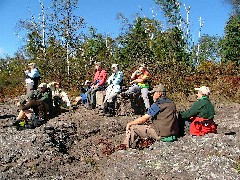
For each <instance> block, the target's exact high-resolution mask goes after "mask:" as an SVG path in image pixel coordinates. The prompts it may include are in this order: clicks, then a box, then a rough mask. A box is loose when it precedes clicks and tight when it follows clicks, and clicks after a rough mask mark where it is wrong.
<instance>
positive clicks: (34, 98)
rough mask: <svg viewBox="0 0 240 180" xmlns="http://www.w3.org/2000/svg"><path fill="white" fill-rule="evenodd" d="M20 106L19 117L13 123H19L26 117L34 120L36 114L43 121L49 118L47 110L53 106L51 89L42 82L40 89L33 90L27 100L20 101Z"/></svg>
mask: <svg viewBox="0 0 240 180" xmlns="http://www.w3.org/2000/svg"><path fill="white" fill-rule="evenodd" d="M18 106H19V107H20V109H21V110H20V112H19V115H18V117H17V119H15V120H14V121H13V122H12V125H18V123H19V122H20V121H21V120H25V119H27V120H30V121H33V120H34V119H33V117H34V115H36V116H38V117H39V119H41V120H43V121H44V120H47V111H49V110H50V109H51V108H52V93H51V90H50V89H49V88H47V84H46V83H41V84H40V85H39V86H38V90H35V91H33V93H32V94H30V95H29V97H28V98H27V100H24V101H22V102H21V103H20V102H19V103H18Z"/></svg>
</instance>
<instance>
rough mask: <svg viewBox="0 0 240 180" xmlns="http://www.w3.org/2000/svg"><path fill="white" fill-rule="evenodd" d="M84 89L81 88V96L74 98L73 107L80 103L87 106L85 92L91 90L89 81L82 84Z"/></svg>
mask: <svg viewBox="0 0 240 180" xmlns="http://www.w3.org/2000/svg"><path fill="white" fill-rule="evenodd" d="M84 85H85V87H82V88H81V90H80V91H81V94H80V95H79V96H77V97H76V98H75V101H74V103H73V105H77V104H79V103H80V102H82V104H83V105H87V95H86V92H87V91H88V90H89V89H90V88H91V81H89V80H86V81H85V83H84Z"/></svg>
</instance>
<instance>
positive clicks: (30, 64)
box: [28, 63, 36, 67]
mask: <svg viewBox="0 0 240 180" xmlns="http://www.w3.org/2000/svg"><path fill="white" fill-rule="evenodd" d="M28 66H33V67H36V64H35V63H29V64H28Z"/></svg>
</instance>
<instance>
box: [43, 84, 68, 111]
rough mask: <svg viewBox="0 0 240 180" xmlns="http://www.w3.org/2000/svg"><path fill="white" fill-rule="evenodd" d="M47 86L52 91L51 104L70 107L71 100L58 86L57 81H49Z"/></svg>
mask: <svg viewBox="0 0 240 180" xmlns="http://www.w3.org/2000/svg"><path fill="white" fill-rule="evenodd" d="M47 87H48V88H50V89H51V91H52V97H53V105H54V106H55V107H60V106H63V107H70V106H71V102H70V99H69V98H68V95H67V93H66V92H65V91H64V90H63V89H61V88H60V84H59V82H51V83H48V84H47Z"/></svg>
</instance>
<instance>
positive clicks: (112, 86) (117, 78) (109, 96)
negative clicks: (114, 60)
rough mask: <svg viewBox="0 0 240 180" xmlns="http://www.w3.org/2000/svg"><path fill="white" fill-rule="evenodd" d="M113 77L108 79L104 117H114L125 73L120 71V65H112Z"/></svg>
mask: <svg viewBox="0 0 240 180" xmlns="http://www.w3.org/2000/svg"><path fill="white" fill-rule="evenodd" d="M112 71H113V73H112V75H111V76H110V77H109V78H108V80H107V84H108V87H107V89H106V96H105V100H104V108H103V115H106V116H109V117H110V116H113V115H114V108H115V107H114V102H113V100H114V99H115V98H116V96H117V94H118V93H120V92H121V83H122V80H123V73H122V71H120V70H119V68H118V64H112Z"/></svg>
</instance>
